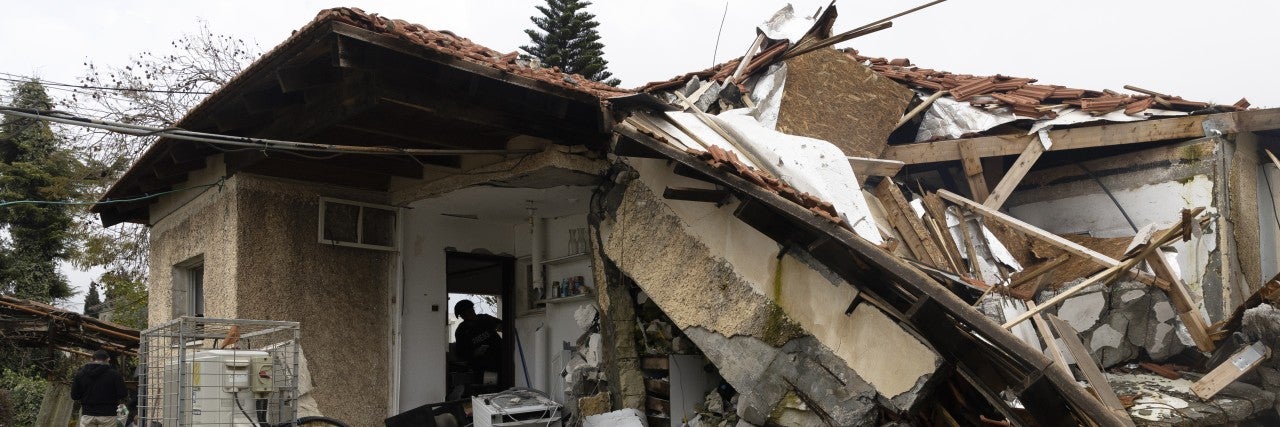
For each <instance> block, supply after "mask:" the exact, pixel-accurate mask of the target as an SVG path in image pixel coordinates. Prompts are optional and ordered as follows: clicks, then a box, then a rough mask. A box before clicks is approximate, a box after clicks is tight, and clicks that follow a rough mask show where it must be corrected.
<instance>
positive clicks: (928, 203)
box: [920, 190, 969, 277]
mask: <svg viewBox="0 0 1280 427" xmlns="http://www.w3.org/2000/svg"><path fill="white" fill-rule="evenodd" d="M920 192H921V193H924V191H923V190H921V191H920ZM920 201H921V202H923V204H924V211H925V214H926V216H925V222H926V223H928V224H929V230H930V231H931V232H932V234H933V238H934V240H935V241H937V242H938V245H939V246H941V247H942V251H943V254H944V255H946V256H947V262H948V263H950V264H951V268H952V269H953V270H952V271H955V272H956V274H959V275H961V276H964V277H969V275H968V274H967V273H966V272H965V270H964V267H963V266H962V264H963V262H964V261H962V260H961V257H960V245H958V244H956V241H955V238H954V237H952V236H951V228H950V227H948V226H947V205H946V204H945V203H943V202H942V198H941V197H938V195H937V194H936V193H927V194H924V195H923V196H920Z"/></svg>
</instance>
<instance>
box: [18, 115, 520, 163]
mask: <svg viewBox="0 0 1280 427" xmlns="http://www.w3.org/2000/svg"><path fill="white" fill-rule="evenodd" d="M0 114H8V115H15V116H18V117H25V118H31V119H39V120H46V121H50V122H53V123H63V124H69V125H78V126H85V127H91V128H97V129H104V130H108V131H112V132H117V133H122V134H126V135H133V136H162V137H165V138H170V139H180V140H186V141H195V142H207V143H214V144H221V145H227V146H233V147H250V148H257V149H276V150H296V151H312V152H327V153H348V154H366V155H386V154H392V155H406V156H410V157H412V156H442V155H445V156H455V155H463V154H533V153H537V152H539V151H541V150H539V149H511V150H504V149H499V150H490V149H431V148H394V147H369V146H353V145H339V144H316V143H310V142H297V141H285V140H279V139H268V138H251V137H244V136H234V135H222V134H215V133H207V132H193V131H189V130H185V129H182V128H176V127H169V128H157V127H152V126H143V125H134V124H128V123H118V122H109V121H105V120H98V119H90V118H85V117H78V116H74V115H71V114H68V113H66V112H61V111H46V110H33V109H28V108H15V107H5V106H0ZM522 160H523V159H522ZM518 165H519V163H518V162H517V164H516V166H518ZM514 167H515V166H513V168H514Z"/></svg>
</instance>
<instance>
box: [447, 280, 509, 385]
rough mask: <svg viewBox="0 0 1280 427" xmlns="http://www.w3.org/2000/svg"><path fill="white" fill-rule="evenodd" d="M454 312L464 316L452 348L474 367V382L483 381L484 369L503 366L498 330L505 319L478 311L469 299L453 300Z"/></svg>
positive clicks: (495, 368)
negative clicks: (477, 312) (454, 301)
mask: <svg viewBox="0 0 1280 427" xmlns="http://www.w3.org/2000/svg"><path fill="white" fill-rule="evenodd" d="M453 314H454V315H456V316H458V317H460V318H462V323H461V324H459V325H458V329H457V330H455V331H454V332H453V336H454V341H455V342H454V345H453V349H454V351H455V352H456V353H457V355H458V358H459V359H462V360H465V361H466V362H467V365H468V366H470V367H471V375H472V383H473V384H481V383H483V382H484V372H485V371H497V370H498V369H499V367H500V366H502V336H501V335H499V333H498V331H499V330H501V329H502V320H500V319H498V318H496V317H493V316H490V315H488V314H476V309H475V304H474V303H472V302H471V301H468V300H462V301H458V303H457V304H454V306H453Z"/></svg>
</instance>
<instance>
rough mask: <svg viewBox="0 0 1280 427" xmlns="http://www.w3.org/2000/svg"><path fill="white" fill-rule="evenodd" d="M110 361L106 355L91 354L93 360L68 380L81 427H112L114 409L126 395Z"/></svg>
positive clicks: (102, 353)
mask: <svg viewBox="0 0 1280 427" xmlns="http://www.w3.org/2000/svg"><path fill="white" fill-rule="evenodd" d="M109 360H111V356H110V355H108V354H107V352H105V351H102V350H98V351H95V352H93V360H92V361H90V362H89V363H87V364H85V365H84V366H83V367H81V368H80V370H79V371H76V376H75V379H73V380H72V381H71V399H73V400H76V401H79V402H80V427H115V425H116V407H117V406H118V405H120V402H121V401H123V400H124V399H125V398H126V397H128V395H129V394H128V393H129V392H128V390H126V389H125V386H124V376H123V375H120V372H117V371H116V370H115V368H113V367H111V364H110V363H108V361H109Z"/></svg>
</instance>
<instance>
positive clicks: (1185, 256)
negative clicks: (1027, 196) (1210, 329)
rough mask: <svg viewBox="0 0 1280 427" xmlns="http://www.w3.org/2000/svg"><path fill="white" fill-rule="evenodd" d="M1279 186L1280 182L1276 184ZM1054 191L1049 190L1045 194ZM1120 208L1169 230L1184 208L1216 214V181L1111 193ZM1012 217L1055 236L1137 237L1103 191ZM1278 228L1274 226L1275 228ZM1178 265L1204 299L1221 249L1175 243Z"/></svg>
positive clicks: (1195, 241) (1212, 244)
mask: <svg viewBox="0 0 1280 427" xmlns="http://www.w3.org/2000/svg"><path fill="white" fill-rule="evenodd" d="M1276 182H1280V181H1276ZM1046 191H1049V190H1046ZM1111 193H1112V194H1113V195H1115V197H1116V200H1118V201H1119V203H1120V206H1121V207H1123V208H1124V210H1125V212H1126V213H1128V214H1129V217H1130V218H1132V219H1133V222H1134V224H1136V225H1137V226H1138V228H1139V229H1141V228H1142V227H1143V226H1146V225H1147V224H1151V223H1155V224H1156V225H1157V226H1158V227H1169V226H1172V225H1173V224H1175V223H1177V222H1178V221H1180V220H1181V219H1182V210H1183V209H1192V208H1196V207H1205V208H1208V209H1209V211H1210V212H1213V211H1214V208H1213V206H1214V204H1213V197H1214V195H1213V193H1214V188H1213V179H1212V178H1210V177H1209V176H1207V175H1195V176H1192V177H1191V178H1190V179H1185V180H1179V181H1166V182H1160V183H1155V184H1150V185H1143V186H1139V187H1137V188H1112V189H1111ZM1009 213H1010V215H1012V216H1014V217H1016V218H1018V219H1021V220H1023V221H1026V222H1027V223H1029V224H1031V225H1034V226H1036V227H1040V228H1042V229H1044V230H1046V231H1048V232H1050V233H1054V234H1088V235H1091V236H1094V237H1126V236H1132V235H1134V232H1133V228H1131V227H1130V226H1129V223H1127V222H1125V219H1124V216H1123V215H1121V213H1120V210H1119V209H1118V208H1117V207H1116V203H1115V202H1112V201H1111V198H1109V197H1107V195H1106V193H1104V192H1103V191H1102V189H1101V188H1098V189H1096V190H1094V191H1089V192H1085V193H1083V194H1073V195H1070V196H1066V197H1062V198H1058V199H1052V200H1044V201H1039V202H1033V203H1027V204H1023V205H1018V206H1011V207H1009ZM1272 228H1273V229H1274V227H1272ZM1171 246H1173V247H1174V248H1175V249H1177V251H1178V257H1177V263H1178V266H1179V269H1180V270H1181V273H1182V278H1183V281H1184V282H1186V284H1187V287H1188V288H1189V289H1190V290H1191V293H1192V294H1193V295H1194V298H1196V299H1200V297H1201V295H1203V293H1202V291H1201V283H1200V282H1201V278H1202V277H1204V274H1205V269H1206V268H1207V265H1208V262H1209V254H1210V252H1211V251H1213V250H1214V249H1215V248H1216V247H1217V239H1216V238H1215V237H1214V234H1212V233H1205V234H1204V236H1203V237H1200V238H1195V237H1193V238H1192V239H1191V241H1188V242H1183V241H1181V240H1179V241H1175V242H1174V243H1173V244H1172V245H1171Z"/></svg>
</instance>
